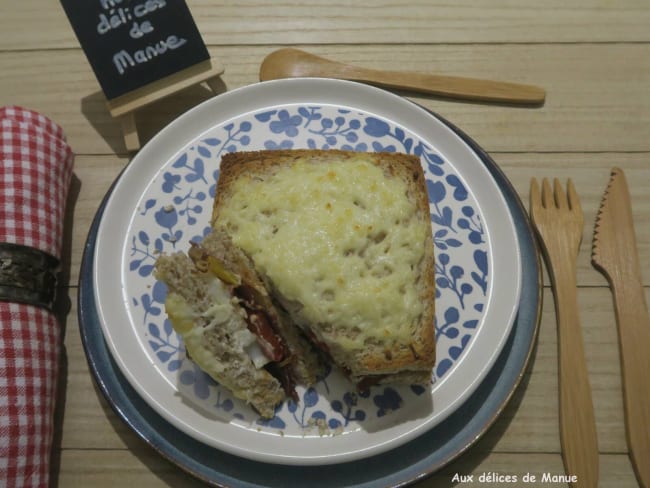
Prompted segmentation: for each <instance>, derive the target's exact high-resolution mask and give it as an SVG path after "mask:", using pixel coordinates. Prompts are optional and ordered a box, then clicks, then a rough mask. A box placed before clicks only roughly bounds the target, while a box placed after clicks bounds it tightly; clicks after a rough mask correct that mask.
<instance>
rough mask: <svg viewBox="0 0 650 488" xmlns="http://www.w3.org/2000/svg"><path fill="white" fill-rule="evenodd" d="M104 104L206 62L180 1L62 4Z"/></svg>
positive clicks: (67, 1)
mask: <svg viewBox="0 0 650 488" xmlns="http://www.w3.org/2000/svg"><path fill="white" fill-rule="evenodd" d="M61 4H62V5H63V8H64V10H65V12H66V14H67V16H68V19H69V20H70V23H71V24H72V28H73V29H74V31H75V34H76V35H77V38H78V39H79V42H80V43H81V47H82V48H83V50H84V52H85V54H86V57H87V58H88V61H89V62H90V65H91V67H92V69H93V71H94V72H95V76H96V77H97V80H98V81H99V84H100V86H101V87H102V91H103V92H104V94H105V95H106V98H107V99H109V100H112V99H115V98H117V97H119V96H121V95H124V94H125V93H128V92H131V91H133V90H136V89H137V88H141V87H143V86H145V85H148V84H150V83H152V82H155V81H157V80H160V79H162V78H165V77H167V76H169V75H172V74H174V73H177V72H179V71H181V70H184V69H186V68H188V67H191V66H193V65H196V64H199V63H201V62H203V61H206V60H208V59H210V55H209V54H208V50H207V48H206V46H205V44H204V42H203V39H202V38H201V35H200V33H199V31H198V29H197V27H196V24H195V23H194V19H193V18H192V15H191V13H190V11H189V8H188V7H187V4H186V3H185V1H184V0H61Z"/></svg>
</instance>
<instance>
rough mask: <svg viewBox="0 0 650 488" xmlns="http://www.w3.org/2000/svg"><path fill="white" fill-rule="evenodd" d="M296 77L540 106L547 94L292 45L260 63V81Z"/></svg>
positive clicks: (503, 83) (511, 85)
mask: <svg viewBox="0 0 650 488" xmlns="http://www.w3.org/2000/svg"><path fill="white" fill-rule="evenodd" d="M296 77H318V78H338V79H342V80H352V81H359V82H363V83H368V84H371V85H376V86H380V87H384V88H396V89H405V90H413V91H417V92H422V93H428V94H432V95H441V96H444V97H450V98H457V99H463V100H479V101H482V102H501V103H511V104H518V105H540V104H542V103H544V99H545V96H546V95H545V92H544V90H543V89H542V88H539V87H536V86H532V85H522V84H518V83H508V82H502V81H489V80H478V79H472V78H462V77H459V76H440V75H429V74H424V73H409V72H398V71H381V70H375V69H366V68H360V67H357V66H352V65H349V64H343V63H338V62H336V61H330V60H329V59H325V58H321V57H319V56H315V55H313V54H310V53H307V52H304V51H301V50H299V49H293V48H283V49H278V50H277V51H274V52H272V53H271V54H269V55H268V56H266V58H264V61H262V65H261V66H260V81H266V80H275V79H278V78H296Z"/></svg>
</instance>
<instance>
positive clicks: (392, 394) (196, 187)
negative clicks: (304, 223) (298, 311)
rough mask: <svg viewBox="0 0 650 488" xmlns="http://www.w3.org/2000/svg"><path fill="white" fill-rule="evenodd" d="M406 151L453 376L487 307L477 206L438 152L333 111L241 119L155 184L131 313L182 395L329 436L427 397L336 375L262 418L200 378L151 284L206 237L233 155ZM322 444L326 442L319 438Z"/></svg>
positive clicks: (133, 252) (137, 251)
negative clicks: (422, 184)
mask: <svg viewBox="0 0 650 488" xmlns="http://www.w3.org/2000/svg"><path fill="white" fill-rule="evenodd" d="M299 147H306V148H314V149H328V148H339V149H346V150H355V151H389V152H394V151H399V152H405V153H411V154H415V155H417V156H419V157H420V159H421V161H422V165H423V168H424V170H425V175H426V184H427V190H428V192H429V203H430V215H431V222H432V227H433V243H434V251H435V254H436V269H435V271H436V320H435V323H434V324H432V327H435V335H436V340H437V364H436V367H435V368H434V371H432V379H433V381H434V382H435V381H438V380H440V379H441V378H443V377H444V376H445V375H447V374H449V372H450V371H451V370H452V369H453V366H454V364H456V363H457V362H458V360H459V359H460V358H461V357H462V355H463V352H464V351H465V350H466V349H467V346H468V345H469V344H470V343H471V342H472V338H473V337H474V336H475V334H476V331H477V327H478V324H479V323H480V320H481V317H482V314H483V310H484V308H485V304H486V300H487V290H488V285H489V281H490V269H489V268H488V256H489V252H488V251H489V249H488V244H487V239H486V235H485V229H484V226H483V221H482V218H481V213H480V211H479V208H478V205H477V203H476V201H475V200H474V199H473V197H472V195H471V194H470V192H469V191H468V189H467V188H466V187H465V184H464V182H463V180H462V179H461V178H460V176H459V175H458V174H456V173H455V172H454V168H453V167H452V166H451V165H449V164H447V163H446V161H445V160H444V158H443V157H442V156H441V155H439V154H438V153H437V152H436V151H435V149H434V148H432V147H430V146H429V145H428V144H427V143H426V142H424V141H422V140H420V139H419V138H417V136H415V135H413V134H411V133H409V132H408V131H406V130H404V129H402V128H401V127H398V126H396V125H395V124H393V123H391V122H389V121H387V120H383V119H381V118H378V117H376V116H374V115H371V114H366V113H361V112H358V111H354V110H347V109H342V108H338V107H332V106H311V105H289V106H284V107H283V108H281V109H270V110H265V111H260V112H256V113H252V114H244V115H241V116H240V117H238V118H237V119H235V120H231V121H228V123H225V124H223V125H219V126H216V127H214V128H213V129H212V130H210V131H209V132H208V133H206V134H204V135H203V136H202V137H201V138H199V139H197V140H195V141H193V142H192V143H191V144H189V145H188V146H187V147H185V148H184V149H183V150H182V151H181V152H179V153H178V154H177V155H176V157H175V158H173V159H172V160H171V161H170V162H169V163H168V164H167V165H165V167H164V168H162V170H161V171H160V172H159V173H158V176H157V177H156V179H155V180H154V181H153V182H152V183H151V185H150V186H149V189H148V191H147V192H146V194H145V195H143V197H142V199H141V203H140V206H139V208H138V211H137V212H136V213H135V215H134V222H133V225H132V227H131V228H132V229H133V231H132V235H130V236H129V243H130V253H129V261H128V269H126V270H125V273H126V274H127V275H128V276H129V279H127V280H126V282H127V283H128V284H127V296H129V298H130V303H131V313H132V316H133V317H134V321H135V322H136V324H139V334H140V336H141V338H142V341H143V343H144V344H147V345H148V347H149V348H150V351H151V353H152V357H154V358H155V360H156V361H158V363H159V364H158V366H159V368H160V369H161V370H164V371H166V372H167V373H168V374H169V375H172V378H173V381H174V382H175V384H176V385H177V388H178V390H179V391H180V392H181V393H182V394H183V395H185V396H186V397H187V398H189V399H191V401H192V402H193V403H195V404H197V405H198V406H200V407H201V408H204V409H207V410H208V411H210V412H211V413H215V412H216V413H218V414H219V415H220V416H222V417H224V418H225V419H237V420H240V421H247V422H250V423H251V424H255V425H256V426H257V427H256V428H258V429H269V430H273V431H277V430H278V429H281V430H285V429H291V428H294V429H307V428H310V427H317V428H319V429H323V428H325V429H329V430H331V431H341V430H346V429H348V428H356V427H354V426H355V425H356V426H358V425H359V424H361V425H363V424H364V423H367V422H377V421H380V420H381V418H382V417H384V416H386V415H388V414H389V412H392V411H395V410H399V409H401V408H403V407H404V405H406V404H408V403H409V402H414V401H417V399H418V398H421V397H422V398H424V397H426V396H427V395H425V393H426V392H428V391H429V390H428V389H426V388H423V387H418V386H413V387H408V386H390V387H389V386H381V387H373V388H371V389H370V391H369V392H367V393H365V394H360V393H358V392H355V391H354V390H353V388H352V386H351V385H350V384H349V383H348V382H346V381H345V380H344V379H342V377H341V376H340V375H339V373H337V372H336V371H330V372H329V373H328V375H326V377H325V378H323V379H322V380H321V381H320V382H319V383H318V384H317V385H315V386H314V387H311V388H306V389H301V390H300V399H299V400H300V401H299V402H293V401H288V402H286V403H285V404H283V405H280V406H279V407H278V409H277V411H276V415H275V416H274V418H272V419H261V418H258V417H257V416H256V415H255V413H254V412H253V411H252V410H251V409H250V408H248V407H247V406H246V405H245V404H244V403H242V402H240V401H239V400H236V399H234V398H233V397H232V395H231V394H230V393H229V392H228V391H227V390H226V389H225V388H221V387H220V386H219V385H218V384H217V383H215V382H214V381H213V380H212V379H210V378H209V377H208V376H207V375H206V374H205V373H203V372H201V371H200V370H199V369H198V368H197V367H196V366H195V365H194V364H193V363H192V362H191V361H190V360H188V359H187V358H186V356H185V353H184V349H183V345H182V341H181V340H180V339H179V337H178V336H177V335H176V334H175V332H174V331H173V329H172V327H171V324H170V323H169V320H168V319H167V318H166V315H165V313H164V301H165V296H166V289H165V285H164V284H162V283H160V282H157V281H156V280H155V279H154V278H153V276H152V270H153V263H154V262H155V259H156V255H157V254H159V253H161V252H175V251H178V250H185V249H187V247H188V246H189V242H190V241H191V240H200V239H201V238H202V237H203V236H205V234H206V233H207V232H208V231H209V227H208V222H209V216H210V211H211V203H212V199H213V197H214V195H215V188H216V180H217V178H218V175H219V161H220V159H221V156H222V155H223V154H224V153H227V152H233V151H241V150H258V149H263V148H266V149H278V148H299ZM321 434H322V432H321Z"/></svg>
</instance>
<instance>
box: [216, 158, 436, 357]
mask: <svg viewBox="0 0 650 488" xmlns="http://www.w3.org/2000/svg"><path fill="white" fill-rule="evenodd" d="M416 215H417V212H416V206H415V204H414V203H413V202H412V201H411V200H410V199H409V198H408V197H407V185H406V183H405V182H404V181H402V180H400V179H398V178H394V177H390V176H387V175H386V174H385V173H384V172H383V170H382V169H381V168H379V167H378V166H376V165H374V164H373V163H372V162H370V161H367V160H366V159H364V158H363V155H359V157H358V158H357V159H354V160H346V161H332V162H328V163H322V162H318V163H310V162H307V161H301V160H299V161H297V162H296V163H294V164H292V165H291V166H285V167H281V168H279V169H277V170H276V172H275V173H273V174H270V175H265V176H263V177H262V178H260V177H259V176H254V177H242V178H239V179H238V180H237V181H236V182H234V183H233V188H232V192H231V198H229V199H227V202H226V203H225V204H224V206H223V207H221V208H220V213H219V219H218V222H219V223H220V224H221V225H225V226H226V227H227V228H228V230H229V232H230V233H231V235H232V237H233V240H234V242H235V243H236V244H237V245H239V246H240V247H241V248H242V249H244V250H245V251H246V252H247V253H249V255H250V256H251V257H252V258H253V260H254V262H255V265H256V267H257V268H258V269H259V270H260V271H261V272H262V273H263V274H264V275H266V276H267V277H268V278H269V279H270V280H271V281H272V283H273V286H274V287H275V288H276V290H277V291H278V292H279V293H280V294H281V295H282V297H283V298H284V299H285V300H287V301H289V302H299V303H300V304H302V308H300V310H298V311H297V312H294V314H293V315H294V317H293V318H294V320H296V321H297V322H298V323H302V324H309V325H310V326H311V328H312V330H314V331H315V332H317V333H318V324H331V325H332V326H333V327H334V328H336V329H337V330H336V336H337V341H338V342H339V345H340V346H343V347H347V348H362V347H363V345H364V343H366V341H367V340H369V339H371V338H373V337H376V338H380V339H381V340H382V342H383V343H390V342H397V343H399V342H402V343H407V342H409V339H410V337H409V336H410V333H411V330H412V328H411V326H412V324H414V323H416V322H417V321H418V319H419V315H420V314H421V313H422V311H423V305H422V303H421V301H420V300H419V293H418V289H417V285H416V283H415V282H416V280H417V267H418V264H419V263H420V261H421V260H422V258H423V255H424V243H425V239H426V233H427V232H430V231H431V230H430V226H427V225H423V222H422V220H418V218H417V217H416ZM425 223H426V224H428V221H426V222H425ZM314 326H316V327H314ZM319 336H320V337H319V338H320V339H321V340H325V341H326V342H327V337H326V336H327V334H326V335H325V336H322V335H321V334H319Z"/></svg>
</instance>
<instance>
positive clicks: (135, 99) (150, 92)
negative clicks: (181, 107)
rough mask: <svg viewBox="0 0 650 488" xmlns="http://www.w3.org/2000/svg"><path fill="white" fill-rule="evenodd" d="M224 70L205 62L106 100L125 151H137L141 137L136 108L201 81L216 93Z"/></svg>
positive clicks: (215, 62) (210, 61) (218, 64)
mask: <svg viewBox="0 0 650 488" xmlns="http://www.w3.org/2000/svg"><path fill="white" fill-rule="evenodd" d="M223 71H224V69H223V66H222V65H221V64H220V63H219V62H217V61H215V60H213V59H208V60H207V61H203V62H202V63H199V64H196V65H194V66H191V67H189V68H186V69H184V70H181V71H178V72H176V73H174V74H172V75H170V76H167V77H165V78H162V79H160V80H157V81H154V82H153V83H149V84H148V85H146V86H143V87H142V88H138V89H136V90H133V91H131V92H129V93H126V94H124V95H121V96H119V97H117V98H114V99H112V100H109V101H108V102H107V104H108V110H109V112H110V114H111V116H113V117H114V118H117V119H119V120H120V123H121V125H122V132H123V135H124V144H125V145H126V149H127V150H128V151H137V150H138V149H140V137H139V136H138V129H137V126H136V123H135V112H136V111H137V110H138V109H140V108H142V107H144V106H146V105H149V104H150V103H153V102H156V101H158V100H160V99H161V98H164V97H166V96H169V95H172V94H174V93H176V92H179V91H180V90H183V89H185V88H189V87H190V86H194V85H198V84H199V83H203V82H205V83H206V84H207V85H208V86H209V87H210V89H211V90H212V91H213V92H214V93H215V94H216V93H217V90H218V87H219V85H218V83H217V78H218V77H219V75H221V74H222V73H223Z"/></svg>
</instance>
